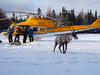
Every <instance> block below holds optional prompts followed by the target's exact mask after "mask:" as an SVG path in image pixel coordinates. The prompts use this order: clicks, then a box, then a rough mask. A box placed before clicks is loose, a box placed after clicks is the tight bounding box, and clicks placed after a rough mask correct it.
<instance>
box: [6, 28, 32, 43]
mask: <svg viewBox="0 0 100 75" xmlns="http://www.w3.org/2000/svg"><path fill="white" fill-rule="evenodd" d="M7 33H8V40H9V44H10V43H11V42H13V37H12V35H13V29H11V28H9V30H8V31H7ZM21 33H22V34H23V43H26V40H27V34H29V41H30V42H33V33H34V31H33V30H32V29H31V27H29V29H28V30H27V29H26V27H24V29H23V31H22V30H21V29H20V28H19V27H17V28H16V30H15V39H14V42H16V41H19V39H20V34H21Z"/></svg>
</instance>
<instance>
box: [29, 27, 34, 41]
mask: <svg viewBox="0 0 100 75" xmlns="http://www.w3.org/2000/svg"><path fill="white" fill-rule="evenodd" d="M28 33H29V41H30V42H33V33H34V31H33V30H32V29H31V27H29V29H28Z"/></svg>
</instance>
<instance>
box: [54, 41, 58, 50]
mask: <svg viewBox="0 0 100 75" xmlns="http://www.w3.org/2000/svg"><path fill="white" fill-rule="evenodd" d="M57 45H58V43H57V42H55V47H54V50H53V52H55V48H56V46H57Z"/></svg>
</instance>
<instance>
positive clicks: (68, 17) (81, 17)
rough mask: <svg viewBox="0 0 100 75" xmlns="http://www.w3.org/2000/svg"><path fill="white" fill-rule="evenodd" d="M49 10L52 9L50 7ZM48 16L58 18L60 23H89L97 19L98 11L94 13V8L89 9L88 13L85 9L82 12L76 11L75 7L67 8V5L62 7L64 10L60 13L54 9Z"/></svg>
mask: <svg viewBox="0 0 100 75" xmlns="http://www.w3.org/2000/svg"><path fill="white" fill-rule="evenodd" d="M48 12H51V10H50V9H49V10H48ZM76 14H77V15H76ZM47 16H49V17H52V18H55V19H57V20H58V25H61V24H62V25H63V24H64V25H66V26H68V25H88V24H92V23H93V22H94V21H95V20H97V11H95V15H94V14H93V13H92V10H88V11H87V13H86V12H84V11H83V9H82V10H81V11H80V12H75V11H74V9H72V10H66V9H65V7H62V12H60V13H59V14H56V12H55V10H52V12H51V13H50V14H47Z"/></svg>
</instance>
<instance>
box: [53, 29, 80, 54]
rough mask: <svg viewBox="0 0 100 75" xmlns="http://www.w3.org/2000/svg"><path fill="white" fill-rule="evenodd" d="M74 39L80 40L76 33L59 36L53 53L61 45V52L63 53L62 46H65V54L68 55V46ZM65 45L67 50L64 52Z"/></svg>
mask: <svg viewBox="0 0 100 75" xmlns="http://www.w3.org/2000/svg"><path fill="white" fill-rule="evenodd" d="M72 37H73V38H74V39H76V40H77V39H78V37H77V36H76V33H75V32H74V31H73V32H72V33H67V34H61V35H58V36H57V37H56V38H55V46H54V50H53V52H55V48H56V46H57V45H58V44H59V50H60V52H61V53H62V51H61V46H63V53H66V50H67V44H68V43H70V42H71V40H72ZM64 45H65V50H64Z"/></svg>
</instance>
